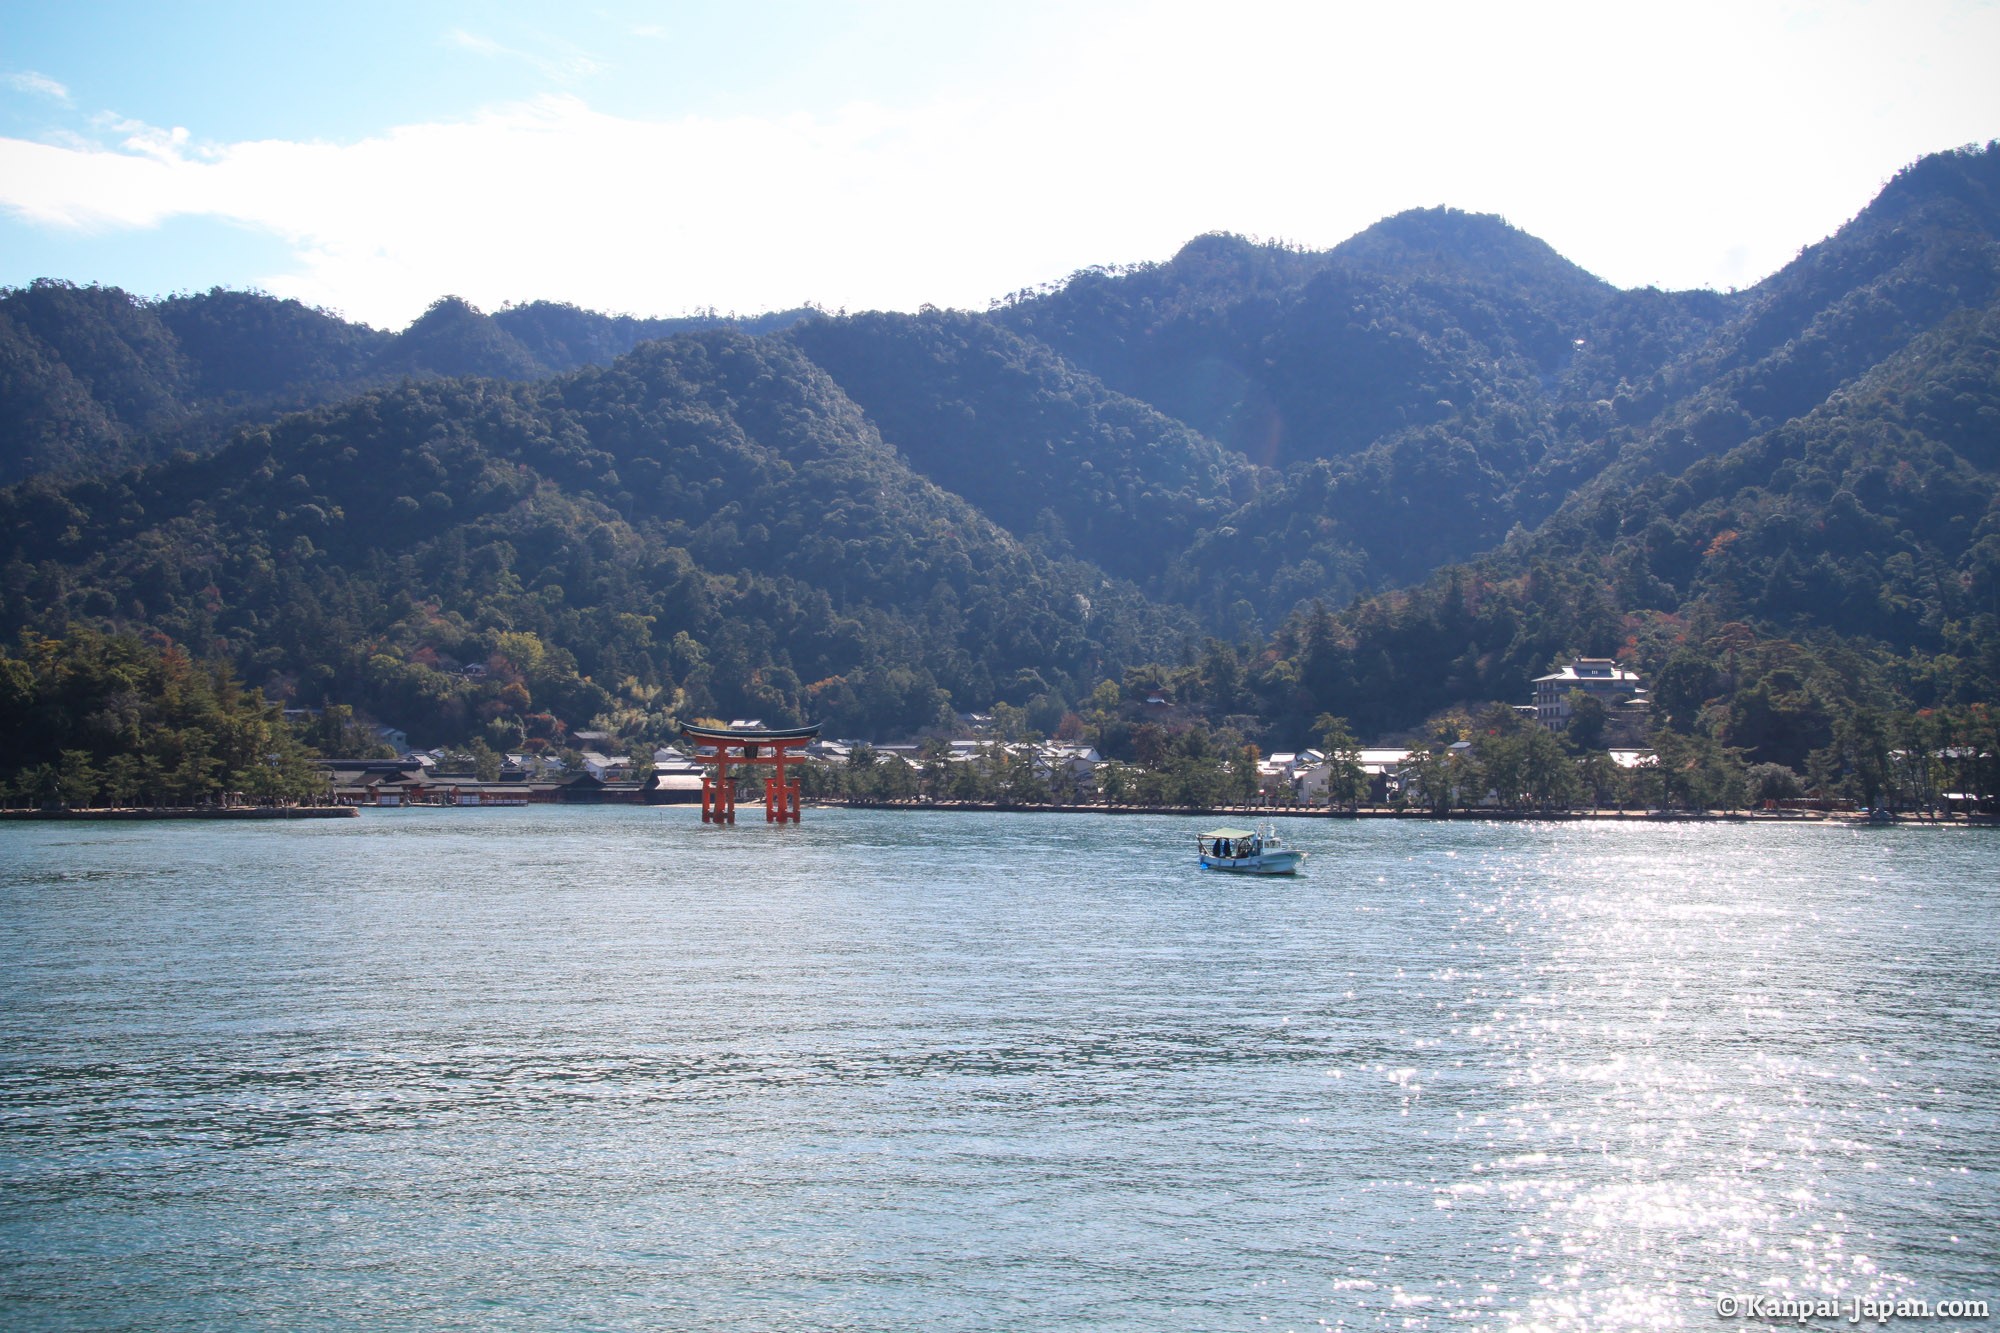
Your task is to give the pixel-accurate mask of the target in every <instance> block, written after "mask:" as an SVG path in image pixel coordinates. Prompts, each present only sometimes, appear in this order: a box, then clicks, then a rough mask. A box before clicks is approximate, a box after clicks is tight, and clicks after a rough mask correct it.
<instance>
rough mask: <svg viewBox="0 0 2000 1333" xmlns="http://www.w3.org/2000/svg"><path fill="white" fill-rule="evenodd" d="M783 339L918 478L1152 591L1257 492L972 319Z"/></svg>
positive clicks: (882, 324) (1226, 465)
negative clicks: (1191, 544)
mask: <svg viewBox="0 0 2000 1333" xmlns="http://www.w3.org/2000/svg"><path fill="white" fill-rule="evenodd" d="M786 337H787V338H788V339H789V340H790V341H792V342H793V343H795V344H796V345H797V346H799V347H800V348H802V349H803V350H804V351H805V352H806V354H807V355H809V356H811V357H812V358H813V359H814V360H815V361H816V362H818V363H819V364H820V365H821V366H823V367H825V368H826V370H827V371H828V372H829V373H830V374H832V376H833V377H834V379H835V380H836V381H837V382H838V383H839V384H840V386H841V387H842V389H843V390H845V391H846V393H847V394H848V396H849V397H850V398H852V399H854V401H855V402H857V403H859V404H860V405H861V407H862V408H863V409H864V410H865V411H866V412H867V413H868V415H869V417H870V419H871V420H873V421H874V422H875V424H876V425H877V426H878V427H879V428H880V429H881V432H882V435H883V438H884V439H886V440H887V441H888V442H889V443H890V444H892V445H894V446H896V448H897V449H899V450H900V451H901V452H902V453H903V455H904V456H905V457H906V458H908V459H909V460H910V464H911V466H913V467H914V468H915V469H916V470H917V471H918V472H920V473H922V474H923V475H924V476H926V477H929V478H930V479H931V480H932V481H934V482H936V483H937V484H938V485H940V486H942V487H944V488H945V489H946V490H949V491H952V492H955V493H956V494H958V495H960V496H962V497H964V498H965V499H966V500H967V501H969V502H970V503H972V504H973V505H975V506H977V507H978V508H979V509H980V510H981V512H983V513H985V514H986V515H987V516H988V517H989V518H991V519H993V520H994V521H995V522H997V523H999V524H1000V525H1001V526H1002V527H1005V528H1007V529H1008V530H1010V531H1011V532H1013V533H1014V534H1015V535H1016V536H1017V537H1021V538H1033V539H1034V540H1036V541H1037V542H1039V543H1040V544H1042V545H1043V546H1044V547H1046V548H1047V549H1049V550H1050V551H1052V552H1055V553H1069V554H1074V555H1077V556H1080V557H1082V558H1083V559H1087V560H1090V561H1093V562H1095V563H1097V564H1099V565H1101V566H1103V567H1104V568H1105V569H1107V570H1110V571H1111V572H1113V573H1115V574H1118V575H1121V576H1123V577H1126V578H1129V579H1132V580H1134V581H1136V582H1139V583H1141V584H1149V583H1150V584H1155V585H1157V584H1158V582H1159V581H1160V578H1161V576H1162V575H1163V574H1164V572H1165V569H1166V563H1165V561H1164V560H1163V558H1162V556H1163V555H1164V554H1166V553H1170V552H1173V551H1175V550H1178V549H1179V548H1181V547H1182V546H1184V545H1185V544H1186V543H1187V542H1188V541H1189V540H1190V539H1191V538H1192V537H1193V535H1194V533H1195V531H1196V530H1197V529H1199V528H1200V527H1202V526H1203V525H1204V524H1206V523H1210V522H1213V521H1215V520H1216V519H1218V518H1220V517H1221V516H1222V515H1224V514H1226V513H1228V512H1229V511H1230V510H1231V509H1233V508H1234V507H1235V503H1236V501H1237V500H1238V499H1240V498H1243V497H1247V496H1248V495H1249V494H1250V492H1251V491H1252V489H1253V488H1254V484H1255V482H1256V478H1255V476H1254V475H1253V470H1252V469H1251V468H1250V467H1249V466H1248V465H1247V464H1246V463H1245V462H1244V460H1243V459H1242V458H1241V457H1240V456H1239V455H1236V454H1233V453H1230V452H1228V451H1225V450H1223V449H1221V448H1219V447H1218V446H1217V445H1216V444H1215V443H1214V442H1213V441H1211V440H1207V439H1204V438H1203V437H1202V436H1200V435H1198V434H1196V433H1195V432H1194V431H1192V430H1190V429H1189V428H1188V427H1186V426H1184V425H1182V424H1181V423H1180V422H1178V421H1174V420H1172V419H1171V418H1168V417H1165V416H1162V415H1161V414H1160V413H1159V412H1158V411H1156V410H1155V409H1153V408H1151V407H1149V406H1147V405H1146V404H1144V403H1140V402H1137V401H1135V400H1133V399H1130V398H1126V397H1125V396H1123V395H1122V394H1116V393H1112V392H1110V391H1109V390H1107V389H1106V388H1105V387H1104V386H1103V385H1102V384H1100V383H1099V382H1098V381H1097V380H1096V379H1094V378H1093V377H1091V376H1089V375H1086V374H1083V373H1081V372H1079V371H1077V370H1076V369H1075V368H1074V367H1072V366H1070V365H1068V364H1066V363H1065V362H1063V361H1062V359H1061V358H1060V357H1058V356H1056V355H1055V354H1054V353H1053V352H1051V351H1050V350H1049V349H1048V348H1047V347H1045V346H1044V345H1042V344H1040V343H1035V342H1030V341H1028V340H1026V339H1024V338H1021V337H1018V336H1016V335H1015V334H1012V333H1010V332H1008V331H1007V330H1006V329H1004V328H1001V327H998V326H997V325H995V324H993V323H992V322H991V321H988V320H986V319H982V318H980V317H978V316H975V315H966V314H955V313H948V312H929V313H925V314H922V315H914V316H913V315H891V314H871V315H858V316H854V317H851V318H842V319H829V318H818V319H813V320H808V321H806V322H805V323H802V324H799V325H797V326H795V327H794V328H793V329H792V330H791V331H790V332H789V333H788V334H787V335H786Z"/></svg>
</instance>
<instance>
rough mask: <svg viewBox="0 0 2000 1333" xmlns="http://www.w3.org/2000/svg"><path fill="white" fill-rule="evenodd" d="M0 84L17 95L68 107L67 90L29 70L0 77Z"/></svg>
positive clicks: (46, 76)
mask: <svg viewBox="0 0 2000 1333" xmlns="http://www.w3.org/2000/svg"><path fill="white" fill-rule="evenodd" d="M0 82H4V83H5V84H6V85H7V86H8V87H9V88H12V89H13V90H14V91H15V92H17V93H29V94H32V95H33V96H36V97H46V98H48V99H49V100H50V101H52V102H60V103H62V104H63V105H64V106H69V105H70V96H69V89H68V88H65V87H64V86H63V85H62V84H60V83H58V82H56V81H55V80H54V79H52V78H50V77H49V76H48V75H46V74H37V73H36V72H35V71H34V70H31V69H24V70H20V71H17V72H15V73H12V74H5V75H0Z"/></svg>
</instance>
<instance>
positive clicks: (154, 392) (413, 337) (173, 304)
mask: <svg viewBox="0 0 2000 1333" xmlns="http://www.w3.org/2000/svg"><path fill="white" fill-rule="evenodd" d="M804 313H805V312H803V311H785V312H778V313H773V314H770V315H761V316H757V317H754V318H752V319H750V320H747V321H738V320H736V319H735V317H733V316H719V315H699V316H689V317H685V318H680V319H657V320H639V319H633V318H631V317H629V316H622V315H621V316H613V315H601V314H597V313H595V312H591V311H585V310H579V309H577V308H576V307H574V306H560V305H554V304H551V303H547V302H538V303H535V304H533V305H527V306H517V307H510V308H509V309H506V310H502V311H500V312H499V313H498V314H494V315H487V314H484V313H482V312H481V311H479V310H477V309H475V308H474V307H472V306H471V305H469V304H467V303H466V302H465V301H463V300H460V299H459V298H457V297H445V298H443V299H441V300H439V301H437V302H435V303H434V304H433V305H432V306H431V307H430V309H429V310H427V311H426V312H425V313H424V314H423V315H422V316H421V317H420V318H418V319H417V320H416V321H414V322H413V323H412V324H411V325H410V327H409V328H407V329H405V330H404V331H403V332H402V333H400V334H395V333H384V332H382V331H380V330H377V329H372V328H369V327H368V326H367V325H365V324H355V323H351V322H349V321H347V320H343V319H341V318H339V317H338V316H335V315H331V314H328V313H327V312H325V311H322V310H314V309H312V308H310V307H308V306H305V305H302V304H300V303H299V302H297V301H291V300H281V299H279V298H277V297H273V296H267V295H264V294H262V293H258V292H232V291H225V290H223V289H221V288H217V289H215V290H213V291H209V292H204V293H200V294H197V295H181V296H171V297H167V298H165V299H163V300H160V301H146V300H142V299H140V298H138V297H134V296H132V295H130V294H129V293H126V292H123V291H120V290H119V289H117V288H115V287H78V286H75V285H74V284H71V283H66V282H57V281H53V280H43V281H38V282H35V283H33V284H31V285H29V286H28V287H24V288H18V289H11V290H0V484H5V483H7V482H11V481H17V480H20V479H23V478H26V477H30V476H33V475H35V474H37V473H39V472H55V473H58V474H61V475H65V476H77V475H83V474H86V473H91V472H101V471H107V470H115V469H117V468H119V467H123V466H127V465H129V464H131V463H133V462H139V461H145V460H147V459H152V458H159V457H162V456H164V455H165V454H167V453H170V452H172V451H173V450H175V449H190V450H193V451H195V452H201V451H203V450H206V449H210V448H213V447H215V446H216V445H217V444H218V443H219V442H220V441H221V440H222V439H223V438H225V437H226V436H227V434H228V432H229V431H230V429H231V428H232V427H234V426H235V425H237V424H239V423H241V422H244V421H249V420H255V419H258V418H259V417H268V416H274V415H276V414H278V413H280V412H285V411H292V410H296V409H298V408H302V407H310V406H314V405H316V404H320V403H326V402H332V401H336V400H338V399H340V398H344V397H347V396H349V395H352V394H355V393H360V392H362V391H364V390H367V389H370V388H375V387H379V386H381V385H384V384H388V383H393V382H394V381H396V380H399V379H403V378H406V377H417V378H424V377H430V376H443V377H446V378H451V377H457V376H464V375H485V376H490V377H493V378H497V379H514V380H534V379H543V378H546V377H548V376H550V375H553V374H556V373H558V372H561V371H567V370H574V369H576V368H578V367H580V366H584V365H602V364H605V363H608V362H610V361H611V360H613V359H614V358H616V357H618V356H622V355H624V354H625V353H626V352H629V351H631V350H632V348H633V347H635V346H637V345H638V344H639V343H641V342H643V341H646V340H648V339H651V338H660V337H667V336H670V335H671V334H674V333H680V332H688V331H693V330H698V329H708V328H719V327H734V326H735V325H737V324H738V323H739V322H740V323H743V324H744V325H745V327H746V328H748V329H750V330H751V331H770V330H776V329H781V328H784V327H785V326H787V325H788V324H790V323H792V322H794V321H795V320H797V319H798V318H800V317H802V316H803V314H804Z"/></svg>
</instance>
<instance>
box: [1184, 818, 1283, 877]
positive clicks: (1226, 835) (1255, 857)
mask: <svg viewBox="0 0 2000 1333" xmlns="http://www.w3.org/2000/svg"><path fill="white" fill-rule="evenodd" d="M1195 846H1196V848H1197V849H1198V850H1199V851H1200V852H1201V864H1202V868H1203V869H1204V870H1223V871H1227V872H1229V873H1230V874H1233V875H1296V874H1297V873H1298V871H1299V862H1301V861H1303V860H1305V859H1306V854H1305V853H1304V852H1295V851H1293V850H1292V849H1291V848H1289V847H1287V846H1285V845H1284V841H1283V840H1282V839H1280V838H1279V837H1278V835H1277V833H1276V831H1275V830H1273V829H1272V827H1271V825H1270V824H1269V823H1266V824H1263V825H1261V826H1260V827H1258V828H1254V829H1243V828H1219V829H1210V830H1209V831H1208V832H1206V833H1202V834H1198V835H1197V836H1196V838H1195Z"/></svg>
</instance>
